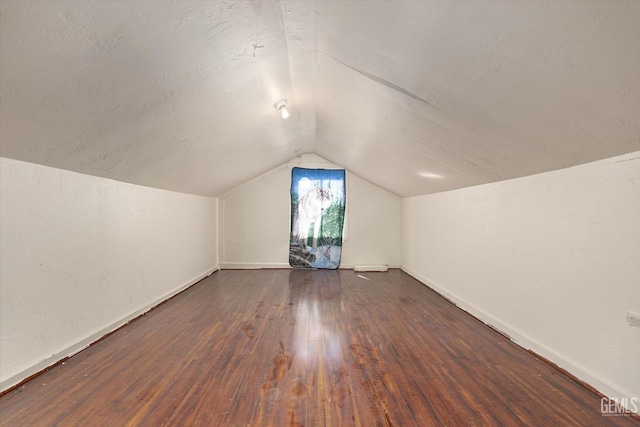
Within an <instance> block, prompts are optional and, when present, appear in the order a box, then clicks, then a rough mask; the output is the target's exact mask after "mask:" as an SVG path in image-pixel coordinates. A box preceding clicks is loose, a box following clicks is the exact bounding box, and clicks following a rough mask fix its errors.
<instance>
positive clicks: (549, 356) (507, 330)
mask: <svg viewBox="0 0 640 427" xmlns="http://www.w3.org/2000/svg"><path fill="white" fill-rule="evenodd" d="M400 269H401V270H402V271H404V272H405V273H407V274H408V275H409V276H411V277H413V278H414V279H416V280H417V281H419V282H421V283H422V284H423V285H425V286H426V287H428V288H430V289H432V290H433V291H435V292H437V293H438V294H440V295H441V296H442V297H443V298H445V299H447V300H449V301H451V302H452V303H453V304H455V305H456V306H457V307H458V308H460V309H461V310H463V311H465V312H467V313H468V314H470V315H472V316H473V317H475V318H476V319H478V320H480V321H481V322H483V323H484V324H485V325H487V326H489V327H490V328H492V329H494V330H496V331H497V332H499V333H501V334H503V335H505V336H506V337H508V338H509V339H510V340H511V341H513V342H514V343H515V344H517V345H518V346H520V347H522V348H523V349H525V350H527V351H528V352H530V353H532V354H534V355H535V356H537V357H540V359H542V360H544V361H545V362H547V363H550V364H552V365H555V366H557V367H558V368H559V369H560V370H563V371H565V372H566V373H567V374H569V375H570V376H573V377H574V378H575V379H576V380H577V381H578V382H581V383H584V385H585V386H587V387H588V388H591V389H593V391H594V392H596V393H599V394H601V395H602V396H604V397H608V398H613V399H616V400H617V401H618V402H630V401H631V398H633V397H636V398H637V396H632V395H631V394H630V393H627V392H624V391H622V390H618V389H617V388H615V387H614V386H613V385H611V384H609V383H608V382H606V381H604V380H603V379H601V378H599V377H597V376H596V375H593V374H591V373H590V372H589V371H588V370H586V369H585V368H583V367H582V366H580V365H578V364H576V363H574V362H572V361H570V360H569V359H567V358H565V357H564V356H562V355H560V354H558V353H556V352H555V351H553V350H551V349H550V348H549V347H547V346H545V345H544V344H542V343H540V342H538V341H536V340H535V339H533V338H531V337H529V336H528V335H527V334H524V333H522V332H520V331H518V330H516V329H513V328H511V327H509V326H508V325H507V324H505V323H503V322H502V321H501V320H500V319H498V318H496V317H494V316H492V315H491V314H489V313H487V312H486V311H484V310H482V309H480V308H479V307H477V306H475V305H473V304H471V303H469V302H467V301H466V300H465V299H464V298H461V297H459V296H458V295H456V294H454V293H451V292H449V291H447V290H446V289H445V288H443V287H442V286H439V285H438V284H436V283H435V282H433V281H431V280H430V279H428V278H426V277H425V276H422V275H421V274H418V273H416V272H415V271H412V270H411V269H409V268H406V267H404V266H401V267H400ZM627 409H629V408H627Z"/></svg>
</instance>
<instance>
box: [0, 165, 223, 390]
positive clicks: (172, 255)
mask: <svg viewBox="0 0 640 427" xmlns="http://www.w3.org/2000/svg"><path fill="white" fill-rule="evenodd" d="M0 173H1V179H0V204H1V209H0V232H1V236H2V239H1V246H0V253H1V255H2V256H1V257H0V293H1V296H2V298H1V305H0V334H1V339H0V341H1V343H2V344H1V345H0V351H1V353H0V374H1V378H0V381H1V382H0V387H1V389H3V390H4V389H6V388H8V387H9V386H11V385H13V384H16V383H17V382H19V381H20V380H22V379H24V378H25V377H27V376H29V375H31V374H33V373H35V372H37V371H39V370H41V369H43V368H44V367H46V366H48V365H50V364H52V363H54V362H56V361H57V360H60V359H61V358H64V357H65V356H68V355H70V354H73V353H75V352H77V351H78V350H80V349H81V348H83V347H84V346H86V345H87V344H89V343H91V342H93V341H95V340H96V339H98V338H100V337H101V336H103V335H104V334H106V333H107V332H109V331H111V330H113V329H115V328H116V327H118V326H120V325H122V324H123V323H125V322H126V321H128V320H130V319H131V318H133V317H135V316H137V315H138V314H140V313H142V312H144V311H146V310H148V309H149V308H150V307H152V306H153V305H155V304H157V303H159V302H161V301H162V300H164V299H166V298H168V297H169V296H171V295H173V294H174V293H176V292H178V291H180V290H182V289H183V288H184V287H186V286H188V285H190V284H192V283H194V282H196V281H197V280H199V279H200V278H202V277H204V276H206V275H207V274H210V273H211V272H212V271H213V270H214V269H215V268H216V266H217V262H218V261H217V247H216V241H217V229H216V225H217V199H213V198H207V197H200V196H192V195H186V194H180V193H173V192H169V191H164V190H157V189H151V188H147V187H141V186H136V185H131V184H125V183H122V182H117V181H112V180H108V179H104V178H97V177H93V176H87V175H81V174H78V173H74V172H68V171H64V170H60V169H53V168H49V167H44V166H40V165H35V164H30V163H24V162H19V161H15V160H10V159H5V158H0Z"/></svg>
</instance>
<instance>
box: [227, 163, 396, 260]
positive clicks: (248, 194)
mask: <svg viewBox="0 0 640 427" xmlns="http://www.w3.org/2000/svg"><path fill="white" fill-rule="evenodd" d="M294 166H299V167H307V168H324V169H333V168H339V167H338V166H336V165H334V164H332V163H330V162H328V161H327V160H325V159H323V158H322V157H319V156H316V155H313V154H306V155H303V156H301V157H299V158H297V159H294V160H292V161H291V162H288V163H286V164H284V165H282V166H280V167H278V168H276V169H274V170H272V171H271V172H268V173H266V174H264V175H262V176H260V177H258V178H256V179H254V180H252V181H250V182H248V183H246V184H243V185H241V186H239V187H238V188H236V189H234V190H232V191H230V192H228V193H226V194H224V195H222V196H221V197H220V201H219V209H220V212H219V216H218V217H219V221H220V225H219V230H220V239H219V253H220V266H221V267H222V268H278V267H289V231H290V227H291V225H290V219H289V218H290V215H291V201H290V194H289V189H290V186H291V169H292V168H293V167H294ZM346 179H347V197H346V217H345V240H344V242H343V249H342V262H341V264H340V267H341V268H351V267H353V265H354V264H376V265H378V264H388V265H389V267H399V266H400V251H401V230H402V225H401V220H402V199H401V198H400V197H398V196H396V195H394V194H392V193H390V192H388V191H387V190H384V189H382V188H380V187H378V186H376V185H374V184H372V183H370V182H369V181H366V180H364V179H362V178H360V177H358V176H357V175H354V174H352V173H349V172H348V171H347V178H346Z"/></svg>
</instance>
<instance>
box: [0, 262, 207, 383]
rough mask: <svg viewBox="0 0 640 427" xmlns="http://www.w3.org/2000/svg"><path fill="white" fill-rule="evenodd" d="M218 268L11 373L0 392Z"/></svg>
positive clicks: (78, 350)
mask: <svg viewBox="0 0 640 427" xmlns="http://www.w3.org/2000/svg"><path fill="white" fill-rule="evenodd" d="M218 270H220V267H219V266H215V267H213V268H210V269H208V270H207V271H205V272H204V273H202V274H199V275H197V276H196V277H194V278H192V279H190V280H188V281H187V282H185V283H183V284H182V285H181V286H179V287H177V288H176V289H174V290H172V291H170V292H167V293H166V294H164V295H162V296H161V297H159V298H156V299H155V300H154V301H152V302H150V303H149V304H146V305H145V306H144V307H142V308H139V309H138V310H135V311H133V312H131V313H129V314H127V315H126V316H124V317H122V318H120V319H118V320H116V321H115V322H112V323H110V324H109V325H106V326H105V327H103V328H101V329H99V330H97V331H94V332H92V333H89V334H88V335H86V336H84V337H82V338H80V339H79V340H78V341H77V342H76V343H75V344H72V345H70V346H68V347H66V348H64V349H62V350H61V351H59V352H57V353H55V354H51V355H50V356H49V357H47V358H45V359H43V360H41V361H40V362H38V363H36V364H35V365H33V366H30V367H28V368H27V369H24V370H22V371H20V372H18V373H17V374H15V375H12V376H11V377H9V378H7V379H5V380H3V381H1V382H0V392H2V391H5V390H7V389H9V388H11V387H13V386H15V385H16V384H19V383H20V382H22V381H24V380H25V379H27V378H29V377H30V376H32V375H34V374H37V373H38V372H41V371H43V370H45V369H47V368H48V367H50V366H53V365H55V364H56V363H58V362H59V361H60V360H63V359H65V358H67V357H71V356H73V355H74V354H76V353H79V352H80V351H82V350H84V349H85V348H87V347H89V346H90V345H91V344H93V343H94V342H96V341H98V340H99V339H100V338H102V337H104V336H105V335H107V334H109V333H111V332H113V331H115V330H116V329H118V328H120V327H121V326H123V325H125V324H127V323H129V322H130V321H131V320H133V319H135V318H136V317H138V316H140V315H142V314H143V313H146V312H148V311H149V310H151V309H152V308H153V307H155V306H157V305H158V304H160V303H162V302H164V301H166V300H168V299H169V298H171V297H173V296H174V295H177V294H179V293H180V292H182V291H184V290H185V289H187V288H188V287H189V286H191V285H193V284H195V283H197V282H199V281H200V280H202V279H204V278H205V277H207V276H210V275H211V274H213V273H214V272H216V271H218Z"/></svg>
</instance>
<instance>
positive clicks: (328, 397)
mask: <svg viewBox="0 0 640 427" xmlns="http://www.w3.org/2000/svg"><path fill="white" fill-rule="evenodd" d="M360 274H361V275H362V276H364V277H366V278H367V279H364V278H361V277H359V276H358V274H356V273H354V272H353V271H350V270H344V271H300V270H245V271H234V270H224V271H219V272H217V273H215V274H214V275H212V276H210V277H209V278H207V279H205V280H203V281H201V282H200V283H198V284H197V285H195V286H193V287H191V288H189V289H188V290H186V291H185V292H183V293H181V294H180V295H178V296H176V297H175V298H173V299H172V300H170V301H169V302H167V303H165V304H162V305H161V306H159V307H157V308H156V309H154V310H152V311H151V312H149V313H147V314H146V315H145V316H142V317H141V318H139V319H138V320H136V321H134V322H132V323H131V324H129V325H127V326H125V327H123V328H121V329H120V330H118V331H116V332H115V333H113V334H112V335H110V336H108V337H107V338H105V339H103V340H101V341H99V342H98V343H96V344H94V345H93V346H91V347H89V348H88V349H86V350H84V351H82V352H81V353H78V354H77V355H76V356H74V357H72V358H70V359H69V360H67V361H66V362H65V363H64V364H60V365H58V366H56V367H54V368H52V369H50V370H49V371H47V372H45V373H43V374H42V375H40V376H38V377H35V378H34V379H32V380H31V381H29V382H27V383H25V384H24V385H23V386H21V387H19V388H17V389H15V390H14V391H11V392H9V393H7V394H5V395H4V396H2V398H0V423H1V424H2V425H3V426H57V425H60V426H134V425H141V426H162V425H168V426H169V425H170V426H190V425H203V426H289V427H294V426H298V427H301V426H307V427H311V426H367V427H368V426H394V427H399V426H420V427H422V426H467V425H487V426H494V425H495V426H517V425H523V426H525V425H526V426H563V425H575V426H588V425H593V426H607V425H636V426H638V425H640V421H639V420H638V418H637V417H628V416H625V417H622V416H620V417H606V416H603V415H602V414H601V409H600V408H601V406H600V404H601V402H600V397H599V396H598V395H596V394H595V393H593V392H592V391H591V390H589V389H587V388H585V387H584V386H582V385H581V384H579V383H577V382H576V381H574V380H573V379H571V378H570V377H568V376H566V375H565V374H563V373H562V372H561V371H558V370H557V369H554V368H553V367H552V366H550V365H549V364H547V363H545V362H544V361H541V360H538V359H537V358H536V357H535V356H534V355H532V354H530V353H528V352H527V351H525V350H523V349H521V348H519V347H517V346H516V345H515V344H513V343H512V342H511V341H509V340H508V339H507V338H505V337H503V336H502V335H500V334H498V333H496V332H495V331H493V330H491V329H490V328H489V327H487V326H485V325H484V324H483V323H481V322H479V321H477V320H476V319H474V318H473V317H471V316H469V315H467V314H466V313H464V312H462V311H461V310H459V309H458V308H456V307H455V306H454V305H452V304H451V303H449V302H448V301H446V300H444V299H443V298H441V297H440V296H438V295H437V294H436V293H435V292H433V291H431V290H430V289H428V288H427V287H425V286H423V285H421V284H420V283H419V282H417V281H416V280H414V279H413V278H411V277H410V276H408V275H406V274H405V273H403V272H401V271H398V270H392V271H389V272H387V273H360Z"/></svg>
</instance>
